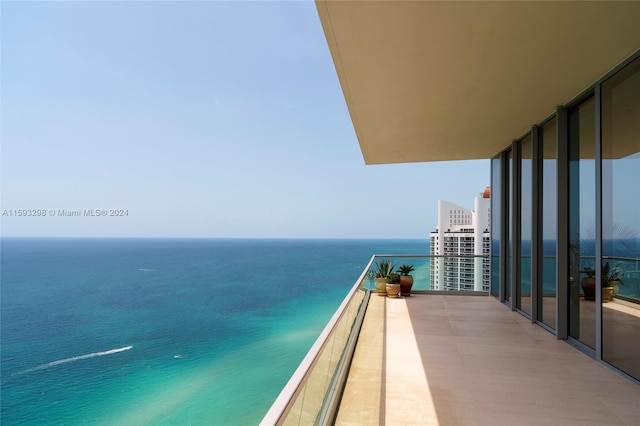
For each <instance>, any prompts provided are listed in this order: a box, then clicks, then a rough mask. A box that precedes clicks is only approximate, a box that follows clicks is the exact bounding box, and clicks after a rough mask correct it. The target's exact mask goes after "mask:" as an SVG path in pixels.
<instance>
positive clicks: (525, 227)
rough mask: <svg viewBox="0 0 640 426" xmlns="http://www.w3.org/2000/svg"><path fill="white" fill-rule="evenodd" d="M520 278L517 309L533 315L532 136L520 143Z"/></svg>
mask: <svg viewBox="0 0 640 426" xmlns="http://www.w3.org/2000/svg"><path fill="white" fill-rule="evenodd" d="M520 152H521V160H520V212H521V215H520V277H519V280H518V283H517V285H518V301H517V302H518V304H517V307H518V308H519V309H521V310H522V311H523V312H526V313H527V314H529V315H531V237H532V234H531V225H532V214H533V203H532V191H533V169H532V161H533V141H532V138H531V135H529V136H527V137H526V138H524V139H523V140H522V141H521V142H520Z"/></svg>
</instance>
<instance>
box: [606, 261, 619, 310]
mask: <svg viewBox="0 0 640 426" xmlns="http://www.w3.org/2000/svg"><path fill="white" fill-rule="evenodd" d="M623 276H624V271H623V270H622V267H620V264H617V265H615V266H613V267H612V266H611V265H610V264H609V262H606V263H605V264H604V265H603V266H602V301H603V302H610V301H611V300H613V298H614V297H615V295H616V294H618V284H619V283H620V281H622V277H623Z"/></svg>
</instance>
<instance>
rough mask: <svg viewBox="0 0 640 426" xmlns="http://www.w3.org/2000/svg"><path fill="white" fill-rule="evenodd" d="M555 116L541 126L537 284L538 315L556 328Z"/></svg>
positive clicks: (556, 204)
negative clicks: (540, 214) (539, 231)
mask: <svg viewBox="0 0 640 426" xmlns="http://www.w3.org/2000/svg"><path fill="white" fill-rule="evenodd" d="M556 141H557V135H556V119H555V118H554V119H553V120H551V121H550V122H549V123H547V124H545V125H544V126H543V128H542V156H543V160H542V197H541V199H540V200H539V201H541V202H542V274H541V281H542V282H541V283H540V285H539V286H538V291H539V292H540V294H539V295H538V303H539V304H538V317H539V319H540V321H542V322H543V323H544V324H546V325H548V326H549V327H551V328H553V329H555V328H556V256H557V234H558V232H557V217H558V215H557V208H558V202H557V187H558V178H557V169H556V167H557V164H556V163H557V160H556V143H557V142H556Z"/></svg>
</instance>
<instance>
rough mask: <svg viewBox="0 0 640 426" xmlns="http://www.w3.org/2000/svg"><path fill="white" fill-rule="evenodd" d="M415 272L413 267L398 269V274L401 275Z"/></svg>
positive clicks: (403, 266)
mask: <svg viewBox="0 0 640 426" xmlns="http://www.w3.org/2000/svg"><path fill="white" fill-rule="evenodd" d="M413 271H414V269H413V265H402V266H400V267H399V268H398V272H400V275H409V274H410V273H411V272H413Z"/></svg>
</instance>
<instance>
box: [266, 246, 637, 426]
mask: <svg viewBox="0 0 640 426" xmlns="http://www.w3.org/2000/svg"><path fill="white" fill-rule="evenodd" d="M385 257H387V256H385ZM437 259H438V258H437V257H436V256H412V257H410V258H409V257H402V258H398V257H394V259H393V261H394V263H395V264H396V265H398V264H403V263H412V264H414V265H415V264H417V265H418V266H417V267H416V278H417V279H420V280H423V282H421V283H418V284H419V285H417V286H415V285H414V289H417V290H416V291H415V293H414V294H413V295H412V296H411V297H404V298H398V299H390V298H386V297H378V296H376V294H375V291H374V292H372V291H371V285H370V282H369V281H368V280H367V278H366V277H367V272H368V270H369V269H370V267H371V265H372V264H373V262H374V261H375V260H376V259H375V256H374V258H372V260H371V262H370V263H369V265H368V266H367V268H366V269H365V271H364V272H363V273H362V275H361V277H360V278H359V279H358V281H357V283H356V285H355V286H354V287H353V288H352V290H351V292H350V293H349V295H348V296H347V297H346V298H345V300H344V302H343V303H342V305H341V306H340V308H339V309H338V311H337V312H336V314H335V315H334V317H333V318H332V319H331V321H330V322H329V324H328V325H327V327H326V328H325V330H324V331H323V333H322V335H321V336H320V338H319V339H318V341H317V342H316V344H315V345H314V347H313V348H312V349H311V350H310V352H309V354H308V355H307V357H306V358H305V360H304V361H303V362H302V363H301V365H300V367H299V368H298V370H297V371H296V373H295V374H294V376H293V377H292V378H291V380H290V381H289V383H288V384H287V386H286V387H285V389H283V391H282V393H281V394H280V396H279V397H278V399H277V400H276V402H275V403H274V405H273V406H272V408H271V410H270V411H269V412H268V413H267V415H266V416H265V418H264V419H263V421H262V423H261V424H264V425H271V424H285V425H287V424H298V425H307V424H337V425H380V424H385V425H412V424H413V425H457V424H460V425H499V424H509V425H511V424H519V425H521V424H525V425H526V424H532V425H541V424H549V425H560V424H561V425H571V424H575V425H585V424H594V425H595V424H607V425H635V424H637V419H638V418H640V405H639V404H637V401H640V386H638V385H637V384H635V383H632V382H631V381H629V380H627V379H625V378H623V377H622V376H620V375H618V374H617V373H615V372H614V371H612V370H610V369H608V368H607V367H606V366H604V365H603V364H601V363H600V362H598V361H595V360H594V359H592V358H590V357H588V356H587V355H585V354H583V353H582V352H580V351H578V350H576V349H575V348H572V347H571V346H570V345H568V344H566V343H565V342H563V341H559V340H557V339H556V337H555V336H554V335H552V334H551V333H549V332H547V331H545V330H544V329H543V328H541V327H539V326H537V325H534V324H531V322H530V321H529V320H528V319H527V318H525V317H523V316H521V315H517V314H514V313H513V312H512V311H511V310H510V309H509V308H508V307H506V306H505V305H503V304H501V303H499V302H498V301H497V300H495V299H494V298H492V297H488V296H487V293H486V292H470V291H466V292H436V291H427V289H428V288H429V287H430V286H431V284H430V283H429V281H428V278H427V277H429V275H430V274H429V269H430V268H429V265H430V264H431V263H433V262H434V261H437ZM480 263H482V262H480Z"/></svg>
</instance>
